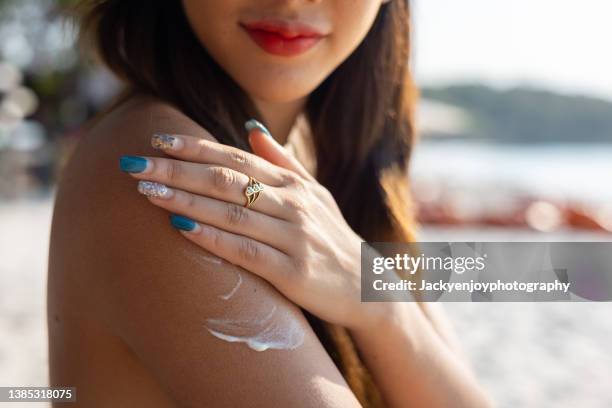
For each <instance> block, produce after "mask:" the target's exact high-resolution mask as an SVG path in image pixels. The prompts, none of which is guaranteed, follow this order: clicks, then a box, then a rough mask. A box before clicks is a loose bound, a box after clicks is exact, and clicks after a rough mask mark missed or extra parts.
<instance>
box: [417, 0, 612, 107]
mask: <svg viewBox="0 0 612 408" xmlns="http://www.w3.org/2000/svg"><path fill="white" fill-rule="evenodd" d="M412 5H413V24H414V27H413V35H414V60H413V61H414V70H415V75H416V79H417V82H418V83H419V84H420V85H434V84H444V83H447V82H456V81H479V82H486V83H489V84H490V85H493V86H499V87H508V86H514V85H517V84H524V85H531V86H536V87H541V88H545V89H551V90H554V91H557V92H560V93H567V94H586V95H591V96H596V97H602V98H605V99H609V100H612V1H610V0H580V1H576V0H571V1H570V0H461V1H458V0H413V1H412Z"/></svg>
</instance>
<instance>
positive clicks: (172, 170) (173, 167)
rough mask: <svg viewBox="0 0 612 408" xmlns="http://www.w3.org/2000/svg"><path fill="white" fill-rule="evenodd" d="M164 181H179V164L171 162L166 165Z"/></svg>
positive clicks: (180, 169)
mask: <svg viewBox="0 0 612 408" xmlns="http://www.w3.org/2000/svg"><path fill="white" fill-rule="evenodd" d="M165 171H166V180H168V181H176V180H178V179H179V177H180V175H181V171H182V168H181V165H180V163H179V162H177V161H174V160H171V161H169V162H168V164H167V165H166V169H165Z"/></svg>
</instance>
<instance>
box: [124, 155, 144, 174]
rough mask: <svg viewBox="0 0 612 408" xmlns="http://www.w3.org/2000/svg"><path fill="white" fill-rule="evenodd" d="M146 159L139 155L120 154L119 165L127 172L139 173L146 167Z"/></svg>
mask: <svg viewBox="0 0 612 408" xmlns="http://www.w3.org/2000/svg"><path fill="white" fill-rule="evenodd" d="M147 163H148V160H147V159H145V158H144V157H140V156H121V158H120V159H119V167H120V168H121V170H122V171H126V172H128V173H140V172H142V171H144V170H145V169H146V168H147Z"/></svg>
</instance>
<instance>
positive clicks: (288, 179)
mask: <svg viewBox="0 0 612 408" xmlns="http://www.w3.org/2000/svg"><path fill="white" fill-rule="evenodd" d="M281 178H282V181H283V184H285V185H287V186H293V185H296V184H297V183H299V182H300V177H299V176H298V175H297V174H295V173H294V172H292V171H287V172H283V173H282V174H281Z"/></svg>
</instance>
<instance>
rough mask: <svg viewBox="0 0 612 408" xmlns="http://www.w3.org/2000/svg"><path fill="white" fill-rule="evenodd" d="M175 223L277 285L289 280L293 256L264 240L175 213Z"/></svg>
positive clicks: (198, 241)
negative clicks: (201, 222)
mask: <svg viewBox="0 0 612 408" xmlns="http://www.w3.org/2000/svg"><path fill="white" fill-rule="evenodd" d="M171 222H172V225H173V226H174V227H176V228H177V229H179V230H180V231H181V233H182V234H183V235H184V236H185V237H187V238H188V239H189V240H191V241H193V242H194V243H196V244H197V245H199V246H201V247H202V248H204V249H206V250H208V251H210V252H211V253H213V254H215V255H217V256H219V257H221V258H223V259H225V260H227V261H228V262H230V263H232V264H234V265H238V266H240V267H242V268H244V269H246V270H248V271H250V272H253V273H255V274H256V275H259V276H261V277H262V278H264V279H265V280H266V281H268V282H270V283H271V284H272V285H274V286H276V287H277V288H280V285H282V283H283V282H284V281H286V277H287V275H288V274H289V273H290V271H291V270H292V269H291V268H292V266H291V259H290V258H289V257H288V256H287V255H285V254H284V253H282V252H280V251H279V250H277V249H275V248H272V247H271V246H269V245H266V244H264V243H261V242H258V241H256V240H253V239H251V238H248V237H244V236H241V235H238V234H234V233H231V232H227V231H223V230H221V229H219V228H216V227H214V226H212V225H206V224H200V223H198V222H195V221H193V220H191V219H188V218H185V217H182V216H179V215H173V216H172V217H171Z"/></svg>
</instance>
